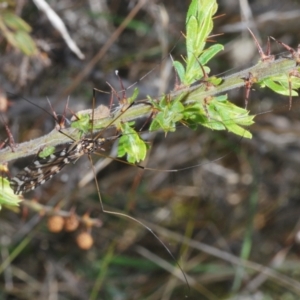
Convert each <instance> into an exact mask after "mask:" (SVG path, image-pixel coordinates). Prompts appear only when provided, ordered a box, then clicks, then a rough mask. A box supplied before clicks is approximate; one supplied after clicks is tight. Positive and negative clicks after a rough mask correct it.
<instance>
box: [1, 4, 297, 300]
mask: <svg viewBox="0 0 300 300" xmlns="http://www.w3.org/2000/svg"><path fill="white" fill-rule="evenodd" d="M100 3H101V2H100V1H92V0H90V1H87V0H86V1H76V4H75V2H74V1H53V0H52V1H49V4H50V5H51V7H52V8H53V9H54V10H55V11H56V12H57V13H58V14H59V16H60V17H61V18H62V20H63V21H64V22H65V24H66V26H67V28H68V30H69V31H70V34H71V36H72V38H73V39H74V40H75V41H76V43H77V45H78V47H79V48H80V49H81V51H82V52H83V53H84V55H85V56H86V58H85V60H79V59H78V58H77V57H76V56H75V55H74V54H73V53H72V52H71V51H70V50H69V49H68V47H67V46H66V44H65V43H64V41H63V39H62V38H61V37H60V35H59V34H58V33H57V31H56V30H55V29H53V28H52V26H51V25H50V24H49V21H48V19H47V18H46V17H45V16H44V15H43V14H42V13H41V12H39V11H38V10H37V9H36V7H35V6H34V4H33V3H32V2H29V1H28V2H27V1H20V4H18V5H19V6H17V10H18V11H19V12H20V15H21V16H22V17H23V18H24V19H25V20H26V21H27V22H28V23H29V24H30V25H31V26H32V28H33V33H32V36H33V37H34V38H35V40H36V42H37V43H38V45H39V47H40V50H41V53H42V54H43V55H41V56H40V57H36V58H34V59H28V58H26V57H24V56H22V55H21V54H20V53H18V52H16V51H14V50H12V49H11V48H9V47H8V48H3V47H2V48H1V57H0V68H1V72H0V82H1V89H2V90H3V91H6V92H11V93H14V94H16V95H18V96H23V97H26V98H28V99H30V100H31V101H36V102H37V103H38V104H39V105H40V106H43V107H45V108H46V109H47V110H49V107H48V104H47V101H46V97H49V99H50V100H51V101H52V103H53V106H54V107H55V110H56V111H58V112H60V111H62V110H63V107H64V105H65V101H66V99H67V97H68V96H70V107H71V108H72V109H73V110H74V111H76V110H78V109H79V108H82V107H87V108H91V105H92V104H91V99H92V88H93V87H96V88H98V89H101V90H106V91H107V92H109V91H110V89H109V87H108V86H107V84H106V82H109V83H110V84H111V85H112V86H113V87H115V88H116V89H117V90H118V89H120V88H119V82H118V79H117V78H116V76H115V75H114V70H116V69H118V70H119V72H120V76H121V77H122V79H123V81H124V85H125V86H129V85H131V84H132V83H134V82H136V81H138V83H137V85H138V87H139V88H140V91H141V93H142V95H141V97H144V96H145V95H147V94H149V95H151V96H156V95H159V94H161V93H163V92H167V91H169V90H170V89H172V88H173V85H174V71H173V70H172V68H171V64H170V62H169V60H168V59H165V58H166V57H168V54H169V53H170V52H171V54H172V56H173V57H174V58H175V59H179V58H180V55H181V54H183V53H184V40H183V38H182V35H181V32H184V30H185V29H184V22H185V14H186V11H187V8H188V5H189V1H156V2H155V1H148V3H147V4H146V5H145V6H143V7H142V8H141V9H140V10H139V12H138V13H137V15H136V16H135V17H134V20H132V22H131V23H130V24H129V26H128V27H127V28H126V29H125V30H124V32H123V33H122V34H121V35H119V36H118V38H117V40H116V41H115V42H114V43H113V44H112V46H110V47H109V49H108V50H107V51H106V52H105V54H104V55H103V56H102V58H101V59H100V60H98V61H97V62H96V63H94V64H93V65H92V67H91V71H90V72H88V74H87V76H83V78H82V79H80V81H79V83H77V81H76V80H77V78H78V76H80V75H82V74H83V73H84V69H85V68H86V66H87V65H88V64H89V63H90V62H91V61H92V58H93V57H94V56H95V55H96V54H97V53H99V51H100V49H101V48H102V47H103V45H105V44H106V43H107V41H108V40H109V38H110V37H112V35H113V32H114V31H115V29H116V28H117V27H118V26H119V25H120V23H121V22H122V21H123V20H124V18H125V17H126V16H127V15H128V14H129V13H130V12H131V11H132V10H133V9H134V7H135V5H136V1H109V2H108V3H106V2H105V3H104V2H103V3H102V4H100ZM248 4H249V5H248ZM248 4H247V1H242V0H240V1H237V0H230V1H224V0H222V1H219V11H218V13H219V14H225V16H223V17H221V18H218V19H216V27H215V29H214V33H221V32H223V33H224V35H222V36H220V37H217V38H215V39H216V40H217V41H218V42H219V43H223V44H224V45H225V51H224V52H223V53H222V54H220V55H219V56H218V58H217V59H216V60H215V61H213V62H212V63H211V64H210V67H211V69H212V73H211V74H219V73H222V72H228V71H229V72H230V73H233V72H234V71H235V70H241V69H243V68H244V67H248V66H250V65H251V63H255V62H256V61H257V60H258V54H257V51H256V48H255V46H254V43H253V40H252V39H251V37H250V35H249V33H248V32H247V29H246V27H247V26H248V27H251V28H252V29H253V31H254V33H255V34H256V35H257V37H258V38H259V39H260V40H261V41H262V44H263V46H265V45H266V40H267V36H269V35H271V36H274V37H276V38H277V39H278V40H281V41H283V42H285V43H287V44H289V45H290V46H292V47H296V46H297V44H298V42H299V40H300V36H299V35H300V33H299V30H298V29H299V25H300V24H299V23H300V18H299V15H300V5H299V3H298V2H297V1H285V2H284V3H283V2H282V1H249V3H248ZM272 48H273V51H274V53H279V52H282V51H283V49H281V48H280V47H279V46H278V45H272ZM153 68H154V69H153ZM232 68H235V69H234V70H232ZM150 70H151V73H150V74H149V75H148V76H146V77H145V78H143V79H142V80H139V79H140V78H141V77H142V76H144V75H145V74H146V73H147V72H149V71H150ZM132 90H133V89H129V90H128V92H127V95H130V94H131V93H132ZM18 96H13V97H10V99H11V106H10V107H9V109H8V111H7V114H6V116H7V120H8V123H9V127H10V128H11V130H12V133H13V135H14V137H15V140H16V142H21V141H25V140H28V139H29V138H33V137H34V136H41V135H43V134H44V133H45V132H49V131H50V130H51V129H52V128H53V126H54V124H53V122H52V120H51V118H50V117H49V118H48V117H47V116H46V115H45V114H44V113H43V112H41V111H40V110H38V109H37V108H35V107H33V106H32V105H30V104H29V103H27V102H26V101H24V100H22V99H21V98H20V97H18ZM229 98H230V99H232V100H233V101H234V102H235V103H239V104H240V105H244V100H243V99H244V91H242V90H237V91H233V92H232V93H231V94H230V96H229ZM250 98H251V99H250V105H249V109H250V110H251V113H253V114H257V117H256V124H255V125H253V126H252V127H251V128H250V131H251V132H252V133H253V139H252V140H246V139H239V138H237V137H234V136H232V135H231V134H229V133H226V132H211V131H209V130H207V129H205V128H199V129H198V130H197V131H196V132H193V131H191V130H188V129H186V128H184V127H182V128H178V130H177V131H176V133H174V134H169V135H168V136H167V137H166V138H165V137H164V135H163V134H157V135H155V136H154V135H147V139H148V140H149V141H151V143H152V150H151V153H150V155H149V157H148V159H147V162H146V163H147V166H149V167H152V168H160V169H179V168H186V167H190V166H195V165H199V164H200V166H197V167H196V166H195V167H193V168H190V169H186V170H184V171H180V172H177V173H164V172H158V171H145V172H141V170H139V169H137V168H134V167H132V166H127V165H124V164H121V163H118V162H112V163H110V164H109V165H108V166H107V167H106V168H105V169H103V170H101V171H99V173H98V175H97V179H98V182H99V185H100V189H101V195H102V198H103V201H104V203H105V207H106V209H108V210H113V211H120V212H123V213H126V214H129V215H130V216H133V217H135V218H138V219H139V220H141V221H142V222H144V224H147V225H148V226H149V227H150V228H151V229H153V230H154V231H155V233H156V234H157V235H158V236H159V238H160V239H161V240H162V241H163V242H164V243H166V245H167V247H168V248H169V249H170V251H171V252H172V253H173V255H174V256H175V257H176V259H178V262H179V264H180V266H181V267H182V268H183V269H184V270H185V273H186V275H187V277H188V281H189V284H190V292H189V290H188V288H187V286H186V283H185V281H183V280H182V274H181V273H180V272H179V271H178V270H177V271H176V274H175V275H174V274H172V271H173V269H172V265H174V261H173V260H172V258H171V257H170V255H169V254H168V253H167V252H166V251H165V249H164V248H163V247H162V245H161V244H160V243H159V242H158V240H157V239H155V238H154V236H153V235H151V234H150V233H149V232H148V231H147V230H145V229H144V228H143V227H142V226H140V225H138V224H137V223H136V222H133V221H131V220H129V219H126V218H122V217H120V218H117V217H115V216H110V215H108V214H103V213H102V212H101V209H100V205H99V199H98V195H97V192H96V190H95V183H94V181H93V179H91V180H86V181H84V182H83V180H85V179H87V178H88V176H89V175H91V174H92V170H91V167H90V164H89V161H88V159H87V158H82V159H80V161H78V162H77V163H76V164H75V165H74V166H68V167H66V168H65V170H64V171H62V172H61V173H60V174H58V175H57V176H55V178H53V179H52V180H51V181H49V182H48V183H47V184H45V185H44V186H43V187H40V188H38V189H36V190H35V191H34V192H32V193H30V194H26V195H25V196H26V199H27V200H28V201H27V202H26V203H27V204H26V203H25V204H24V205H22V209H21V211H20V212H19V213H14V212H11V211H8V210H2V211H1V215H0V222H1V225H0V230H1V231H0V232H1V240H0V242H1V256H2V257H1V258H2V262H3V263H5V262H6V259H7V258H8V257H11V258H13V261H12V262H11V263H9V264H7V265H5V264H2V265H1V268H0V270H1V283H0V284H1V288H0V298H1V299H118V300H119V299H120V300H123V299H124V300H125V299H149V300H150V299H151V300H154V299H164V300H166V299H183V298H184V297H185V295H189V298H188V299H255V300H258V299H283V300H286V299H287V300H289V299H299V297H300V284H299V276H300V274H299V267H300V263H299V253H300V252H299V251H300V247H299V241H300V235H299V234H300V231H299V229H300V228H299V226H300V225H299V224H300V223H299V214H300V201H299V200H300V185H299V182H300V174H299V167H300V156H299V150H300V142H299V136H300V121H299V117H298V116H299V112H300V104H299V101H298V100H299V99H297V98H295V99H294V102H293V106H292V109H291V110H290V111H289V110H288V98H287V97H280V96H278V95H276V94H274V93H272V92H269V91H267V90H256V91H255V90H254V91H252V93H251V96H250ZM97 101H98V102H99V103H100V102H101V101H102V102H103V103H108V101H109V95H105V94H103V93H99V94H98V95H97ZM2 136H5V132H4V131H3V132H1V140H3V138H2ZM102 159H103V158H101V157H95V158H94V162H95V164H96V165H97V161H98V160H102ZM29 161H31V158H30V159H27V160H24V161H20V162H19V161H17V162H15V163H14V164H11V165H10V172H11V173H12V174H13V175H14V174H16V173H17V171H18V170H19V169H20V168H22V167H24V166H25V165H26V164H28V162H29ZM91 178H92V177H91ZM33 199H35V200H36V201H38V202H39V203H42V204H44V205H48V206H56V205H57V204H58V205H59V208H58V209H61V210H62V211H69V210H70V209H71V208H74V209H75V208H76V213H77V214H78V215H81V216H82V215H84V214H85V213H86V212H88V213H89V214H90V215H91V217H93V218H98V219H100V220H101V221H102V223H103V224H102V226H101V227H100V228H93V229H92V232H91V233H92V236H93V238H94V246H93V247H92V248H91V249H90V250H87V251H84V250H80V249H79V248H78V247H77V246H76V235H78V234H79V233H80V230H82V228H81V229H78V230H77V231H76V232H73V233H67V232H60V233H57V234H55V233H51V232H49V229H48V227H47V217H45V216H43V214H38V213H36V212H35V211H33V210H32V208H28V206H29V204H30V203H32V201H31V200H33ZM9 255H10V256H9ZM239 258H243V259H245V260H246V262H245V263H244V264H242V260H240V259H239ZM178 278H179V279H178Z"/></svg>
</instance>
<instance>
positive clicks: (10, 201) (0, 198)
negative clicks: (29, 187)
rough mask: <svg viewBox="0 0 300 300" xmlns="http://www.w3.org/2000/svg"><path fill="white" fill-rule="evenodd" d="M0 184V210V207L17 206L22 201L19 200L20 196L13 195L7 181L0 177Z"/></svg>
mask: <svg viewBox="0 0 300 300" xmlns="http://www.w3.org/2000/svg"><path fill="white" fill-rule="evenodd" d="M0 184H1V193H0V209H2V205H4V206H8V207H10V206H18V205H19V203H20V202H21V201H22V199H21V198H20V196H17V195H15V194H14V191H13V190H12V188H11V187H10V185H9V181H8V180H7V179H6V178H4V177H0Z"/></svg>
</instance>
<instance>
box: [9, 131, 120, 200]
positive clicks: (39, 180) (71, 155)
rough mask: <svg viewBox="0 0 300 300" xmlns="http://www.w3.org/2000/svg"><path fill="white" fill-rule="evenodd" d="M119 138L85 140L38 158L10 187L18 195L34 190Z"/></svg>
mask: <svg viewBox="0 0 300 300" xmlns="http://www.w3.org/2000/svg"><path fill="white" fill-rule="evenodd" d="M117 137H118V136H117ZM117 137H109V138H97V139H92V138H84V139H81V140H79V141H76V142H73V143H70V144H68V146H67V147H65V148H64V149H62V150H60V151H57V152H54V153H52V154H51V155H49V156H48V157H45V158H42V157H38V158H37V159H36V160H35V161H33V162H32V163H31V164H30V165H29V166H27V167H26V168H25V169H23V170H22V171H21V172H20V173H19V174H17V175H16V176H15V177H13V178H12V179H11V180H10V186H11V187H12V189H13V190H14V193H15V194H17V195H20V194H22V193H26V192H28V191H30V190H34V189H35V188H36V187H38V186H39V185H41V184H44V183H45V182H46V181H47V180H49V179H51V178H52V177H53V176H54V175H55V174H57V173H58V172H60V170H61V169H62V168H63V167H64V166H65V165H67V164H69V163H75V162H76V161H77V160H78V159H79V158H80V157H81V156H83V155H84V154H92V153H93V152H95V151H96V150H104V149H102V148H101V147H102V145H103V144H104V143H105V142H106V141H109V140H113V139H116V138H117Z"/></svg>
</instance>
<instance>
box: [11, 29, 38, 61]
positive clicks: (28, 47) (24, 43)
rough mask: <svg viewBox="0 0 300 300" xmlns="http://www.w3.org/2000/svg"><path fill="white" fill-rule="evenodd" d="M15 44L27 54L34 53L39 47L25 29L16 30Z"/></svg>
mask: <svg viewBox="0 0 300 300" xmlns="http://www.w3.org/2000/svg"><path fill="white" fill-rule="evenodd" d="M14 39H15V46H16V47H17V48H19V49H20V50H21V51H22V52H23V53H24V54H26V55H33V54H35V53H36V51H37V48H36V45H35V42H34V40H33V39H32V38H31V36H30V35H29V34H28V33H27V32H25V31H21V30H19V31H16V33H15V34H14Z"/></svg>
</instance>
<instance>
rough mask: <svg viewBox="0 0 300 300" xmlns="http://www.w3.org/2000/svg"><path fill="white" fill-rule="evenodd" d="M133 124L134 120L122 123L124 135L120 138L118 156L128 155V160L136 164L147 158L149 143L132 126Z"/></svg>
mask: <svg viewBox="0 0 300 300" xmlns="http://www.w3.org/2000/svg"><path fill="white" fill-rule="evenodd" d="M132 125H134V124H133V122H132V123H125V124H122V125H121V130H122V134H123V135H122V136H121V137H120V139H119V147H118V157H123V156H124V155H127V161H128V162H130V163H132V164H134V163H139V162H140V161H142V160H144V159H145V157H146V154H147V145H146V143H145V142H144V141H143V140H142V139H141V138H140V136H139V135H138V133H137V132H136V131H135V130H134V129H133V128H132V127H131V126H132Z"/></svg>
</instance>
